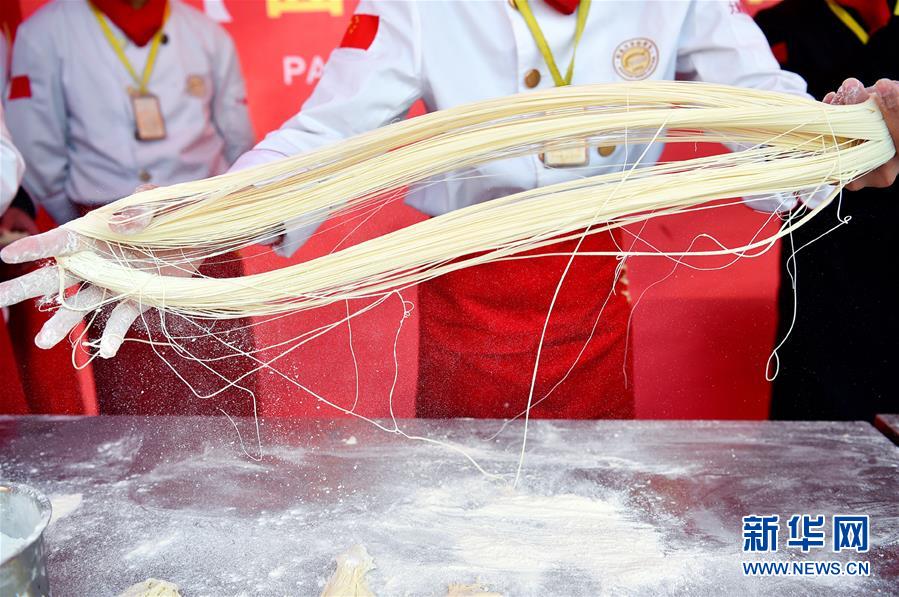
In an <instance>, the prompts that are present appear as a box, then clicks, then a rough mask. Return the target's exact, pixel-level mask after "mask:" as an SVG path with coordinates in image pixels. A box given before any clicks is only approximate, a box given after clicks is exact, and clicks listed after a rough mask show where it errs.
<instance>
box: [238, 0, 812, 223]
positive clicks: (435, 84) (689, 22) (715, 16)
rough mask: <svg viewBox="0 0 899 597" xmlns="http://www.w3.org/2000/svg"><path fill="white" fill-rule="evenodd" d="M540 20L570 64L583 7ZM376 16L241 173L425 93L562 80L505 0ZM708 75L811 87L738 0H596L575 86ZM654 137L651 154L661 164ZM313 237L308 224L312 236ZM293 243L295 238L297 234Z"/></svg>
mask: <svg viewBox="0 0 899 597" xmlns="http://www.w3.org/2000/svg"><path fill="white" fill-rule="evenodd" d="M530 6H531V8H532V10H533V13H534V16H535V17H536V19H537V22H538V23H539V25H540V28H541V29H542V31H543V33H544V35H545V37H546V40H547V42H548V44H549V46H550V48H551V49H552V51H553V55H554V56H555V58H556V63H557V64H558V65H559V68H560V70H561V71H562V72H564V71H565V69H566V67H567V65H568V63H569V60H570V59H571V54H572V51H573V39H574V29H575V23H576V21H577V16H576V14H572V15H564V14H562V13H560V12H558V11H556V10H554V9H553V8H552V7H550V6H549V5H548V4H546V2H544V1H543V0H530ZM357 14H369V15H377V16H378V17H379V28H378V31H377V34H376V36H375V39H374V41H373V42H372V44H371V46H370V47H369V48H368V49H367V50H362V49H356V48H338V49H336V50H335V51H334V52H333V53H332V54H331V58H330V60H329V61H328V63H327V65H326V66H325V69H324V73H323V76H322V79H321V80H320V81H319V83H318V86H317V87H316V88H315V90H314V92H313V93H312V95H311V96H310V97H309V99H308V100H307V101H306V103H305V104H304V105H303V107H302V110H301V111H300V112H299V114H297V115H296V116H294V117H293V118H291V119H290V120H288V121H287V122H286V123H284V125H283V126H282V127H281V129H279V130H277V131H274V132H272V133H269V135H268V136H266V138H265V139H264V140H263V141H262V142H260V143H259V144H258V145H256V148H255V149H254V150H253V151H252V152H250V153H249V154H247V155H246V156H244V157H242V158H241V159H240V160H239V161H238V163H237V164H235V168H240V167H246V166H249V165H254V164H259V163H263V162H266V161H269V160H272V159H277V158H278V157H280V156H287V155H293V154H297V153H301V152H305V151H308V150H310V149H313V148H316V147H319V146H322V145H324V144H327V143H331V142H334V141H336V140H339V139H342V138H345V137H349V136H352V135H356V134H359V133H362V132H364V131H367V130H370V129H374V128H376V127H380V126H383V125H385V124H388V123H390V122H393V121H395V120H397V119H399V118H402V117H403V116H404V115H405V114H406V112H407V111H408V110H409V108H410V106H411V105H412V104H413V103H414V102H415V101H416V100H418V99H422V100H423V101H424V103H425V106H426V107H427V109H428V110H429V111H432V110H441V109H444V108H451V107H453V106H457V105H459V104H464V103H467V102H474V101H478V100H484V99H488V98H496V97H501V96H507V95H512V94H515V93H519V92H524V91H528V90H529V89H530V88H529V87H528V86H527V85H526V83H525V78H526V75H527V74H528V73H529V72H530V71H531V70H532V69H537V70H538V71H539V72H540V75H541V78H540V83H539V84H538V85H537V86H536V89H547V88H550V87H552V86H553V84H554V83H553V79H552V76H551V75H550V73H549V70H548V68H547V66H546V63H545V61H544V58H543V55H542V54H541V53H540V51H539V49H538V47H537V44H536V42H535V41H534V38H533V36H532V35H531V32H530V30H529V29H528V27H527V24H526V23H525V21H524V18H523V17H522V15H521V14H519V12H518V10H517V9H515V8H514V7H512V6H511V5H510V3H509V2H506V1H493V2H467V1H454V2H440V1H431V2H393V1H383V0H378V1H368V0H363V1H362V2H361V3H360V4H359V8H358V10H357ZM635 44H642V45H643V47H644V48H646V51H645V54H646V56H648V57H649V58H650V60H651V61H654V62H655V65H654V67H653V68H651V69H647V70H646V71H645V72H634V71H633V69H630V70H628V68H627V66H628V65H627V64H623V63H622V60H621V58H620V57H621V55H622V54H623V53H624V52H623V50H627V49H628V48H630V47H633V46H634V45H635ZM675 77H677V78H678V79H686V80H702V81H708V82H714V83H723V84H729V85H737V86H743V87H752V88H756V89H768V90H776V91H783V92H788V93H796V94H804V93H805V82H804V81H803V80H802V79H801V78H800V77H799V76H797V75H795V74H793V73H789V72H785V71H782V70H781V69H780V67H779V65H778V63H777V61H776V60H775V59H774V57H773V56H772V54H771V51H770V49H769V47H768V42H767V41H766V39H765V36H764V35H763V34H762V32H761V31H760V30H759V29H758V27H757V26H756V25H755V23H754V22H753V20H752V18H750V17H749V16H748V15H746V14H744V13H743V12H741V11H740V10H739V5H738V3H737V2H721V1H698V0H694V1H689V0H669V1H652V0H648V1H630V2H628V1H620V0H606V1H604V0H595V1H594V2H593V3H592V6H591V9H590V12H589V16H588V19H587V23H586V27H585V30H584V33H583V37H582V39H581V41H580V45H579V47H578V50H577V62H576V64H575V67H574V77H573V80H572V83H573V84H575V85H576V84H586V83H606V82H619V81H626V80H635V79H640V78H649V79H660V80H671V79H674V78H675ZM643 150H644V146H629V147H626V146H619V147H617V148H616V149H615V151H614V152H613V153H612V154H611V155H609V156H607V157H603V156H601V155H599V153H598V152H597V151H596V150H593V151H590V152H589V155H590V164H589V167H587V168H575V169H566V168H547V167H546V166H544V164H543V163H542V162H541V161H540V160H539V158H538V157H537V156H525V157H518V158H514V159H506V160H501V161H495V162H490V163H486V164H481V165H479V166H476V167H474V168H471V169H470V170H468V171H466V172H464V173H453V174H450V175H447V176H444V177H442V178H441V180H440V181H438V182H436V183H435V182H434V181H429V182H428V184H422V185H420V186H418V187H416V188H414V189H412V190H411V191H410V192H409V194H408V196H407V199H406V201H407V203H409V204H410V205H412V206H413V207H416V208H418V209H420V210H421V211H423V212H425V213H427V214H430V215H439V214H443V213H446V212H448V211H451V210H454V209H458V208H461V207H465V206H467V205H471V204H473V203H478V202H481V201H486V200H489V199H494V198H497V197H501V196H504V195H508V194H510V193H514V192H518V191H523V190H526V189H531V188H534V187H538V186H543V185H549V184H554V183H558V182H563V181H567V180H572V179H574V178H581V177H584V176H591V175H595V174H601V173H604V172H608V171H610V170H614V169H616V168H617V169H620V168H621V166H622V164H624V163H628V162H633V161H635V160H636V159H637V158H638V157H639V156H640V155H641V154H642V153H643ZM661 152H662V144H660V143H659V144H655V145H654V146H653V147H651V148H650V149H649V150H648V151H647V152H646V154H645V156H644V157H643V163H645V164H653V163H655V162H656V160H657V159H658V157H659V155H660V153H661ZM307 233H308V231H307ZM288 240H289V239H288Z"/></svg>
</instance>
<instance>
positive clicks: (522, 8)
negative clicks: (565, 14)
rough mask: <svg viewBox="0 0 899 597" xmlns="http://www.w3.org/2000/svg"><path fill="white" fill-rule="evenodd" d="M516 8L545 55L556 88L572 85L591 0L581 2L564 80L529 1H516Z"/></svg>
mask: <svg viewBox="0 0 899 597" xmlns="http://www.w3.org/2000/svg"><path fill="white" fill-rule="evenodd" d="M515 6H517V7H518V11H519V12H520V13H521V16H522V17H524V22H525V23H527V25H528V29H530V30H531V35H533V36H534V41H536V42H537V47H538V48H539V49H540V53H541V54H543V59H544V60H545V61H546V66H548V67H549V72H550V74H552V77H553V81H554V82H555V84H556V87H564V86H565V85H571V77H572V75H573V74H574V58H575V56H576V55H577V46H578V44H579V43H580V41H581V35H582V34H583V33H584V25H586V23H587V13H589V12H590V0H581V3H580V5H579V6H578V9H577V26H576V27H575V30H574V48H573V49H572V51H571V62H569V63H568V70H567V71H566V72H565V77H564V78H563V77H562V73H560V72H559V67H558V66H557V65H556V59H555V58H553V53H552V50H551V49H550V47H549V44H548V43H547V42H546V38H545V37H544V36H543V31H541V30H540V25H538V24H537V19H536V18H534V13H533V12H531V7H530V6H529V5H528V0H515Z"/></svg>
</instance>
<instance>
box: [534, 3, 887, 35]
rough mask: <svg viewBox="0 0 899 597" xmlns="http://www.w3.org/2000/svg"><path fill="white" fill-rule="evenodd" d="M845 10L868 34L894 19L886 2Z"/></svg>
mask: <svg viewBox="0 0 899 597" xmlns="http://www.w3.org/2000/svg"><path fill="white" fill-rule="evenodd" d="M547 1H548V0H547ZM836 2H837V4H839V5H840V6H842V7H843V8H851V9H852V10H854V11H855V14H857V15H858V16H859V17H861V20H862V22H863V24H864V25H865V29H866V30H867V31H868V33H874V32H875V31H877V30H878V29H880V28H882V27H885V26H886V24H887V23H888V22H889V20H890V17H892V11H891V10H890V5H889V3H888V2H887V1H886V0H836Z"/></svg>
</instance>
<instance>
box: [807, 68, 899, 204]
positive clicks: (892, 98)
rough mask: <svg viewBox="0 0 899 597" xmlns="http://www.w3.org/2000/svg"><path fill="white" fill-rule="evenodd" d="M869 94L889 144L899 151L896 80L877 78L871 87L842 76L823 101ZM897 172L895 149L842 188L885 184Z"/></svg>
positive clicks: (843, 100)
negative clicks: (881, 118)
mask: <svg viewBox="0 0 899 597" xmlns="http://www.w3.org/2000/svg"><path fill="white" fill-rule="evenodd" d="M870 97H873V98H874V101H875V102H877V106H878V107H879V108H880V112H881V113H882V114H883V120H884V121H885V122H886V124H887V128H888V129H890V135H891V136H892V137H893V145H895V146H896V150H897V152H899V82H897V81H891V80H890V79H881V80H879V81H877V83H875V84H874V85H873V86H872V87H868V88H865V86H864V85H862V83H861V81H859V80H858V79H846V80H845V81H843V84H842V85H841V86H840V88H839V89H838V90H837V91H836V92H830V93H828V94H827V95H826V96H825V97H824V103H825V104H834V105H848V104H860V103H862V102H864V101H867V100H868V98H870ZM897 175H899V153H897V154H895V155H893V159H891V160H890V161H889V162H887V163H886V164H884V165H882V166H880V167H879V168H877V169H876V170H872V171H871V172H868V173H867V174H865V175H864V176H862V177H861V178H858V179H856V180H853V181H852V182H850V183H849V184H848V185H846V188H847V189H849V190H850V191H857V190H859V189H863V188H865V187H888V186H890V185H892V184H893V183H894V182H895V181H896V176H897Z"/></svg>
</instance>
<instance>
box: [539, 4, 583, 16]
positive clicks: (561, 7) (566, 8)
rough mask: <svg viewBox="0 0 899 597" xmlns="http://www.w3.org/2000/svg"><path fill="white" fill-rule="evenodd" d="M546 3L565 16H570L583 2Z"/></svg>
mask: <svg viewBox="0 0 899 597" xmlns="http://www.w3.org/2000/svg"><path fill="white" fill-rule="evenodd" d="M546 3H547V4H549V5H550V6H552V7H553V8H555V9H556V10H558V11H559V12H560V13H562V14H563V15H570V14H571V13H573V12H574V11H575V10H577V7H578V6H579V5H580V3H581V0H546Z"/></svg>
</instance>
